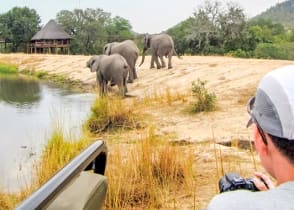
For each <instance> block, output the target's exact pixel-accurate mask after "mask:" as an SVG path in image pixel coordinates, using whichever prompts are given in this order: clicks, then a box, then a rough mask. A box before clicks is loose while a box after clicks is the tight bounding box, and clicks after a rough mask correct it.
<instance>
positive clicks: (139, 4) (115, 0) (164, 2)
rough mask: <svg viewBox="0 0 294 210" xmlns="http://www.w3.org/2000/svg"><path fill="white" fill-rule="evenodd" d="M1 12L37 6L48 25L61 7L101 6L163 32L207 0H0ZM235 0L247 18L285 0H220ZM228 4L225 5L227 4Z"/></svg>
mask: <svg viewBox="0 0 294 210" xmlns="http://www.w3.org/2000/svg"><path fill="white" fill-rule="evenodd" d="M1 1H3V2H2V3H1V7H0V14H3V13H6V12H8V11H9V10H10V9H12V8H13V7H16V6H17V7H24V6H27V7H29V8H31V9H35V10H36V11H37V13H38V14H39V15H40V17H41V24H42V25H45V24H46V23H47V22H48V21H49V20H50V19H55V17H56V14H57V13H58V12H59V11H61V10H69V11H73V10H74V9H76V8H78V9H86V8H92V9H97V8H100V9H102V10H103V11H104V12H109V13H111V15H112V17H115V16H120V17H122V18H124V19H127V20H128V21H129V22H130V24H131V25H132V27H133V31H135V32H138V33H160V32H162V31H165V30H167V29H168V28H171V27H173V26H175V25H176V24H178V23H180V22H181V21H183V20H185V19H187V18H189V17H190V16H193V12H194V11H196V10H197V8H198V7H199V6H201V5H203V4H204V1H205V0H47V1H42V0H1ZM218 1H220V2H223V3H227V2H235V3H237V4H238V5H239V6H240V7H242V8H243V9H244V13H245V14H246V16H247V17H248V18H250V17H253V16H255V15H257V14H259V13H261V12H263V11H265V10H266V9H268V8H270V7H271V6H274V5H276V4H277V3H281V2H283V0H230V1H228V0H218ZM224 5H225V4H224Z"/></svg>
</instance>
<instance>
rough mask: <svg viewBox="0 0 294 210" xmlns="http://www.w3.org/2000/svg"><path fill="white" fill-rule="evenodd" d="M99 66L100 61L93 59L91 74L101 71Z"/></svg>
mask: <svg viewBox="0 0 294 210" xmlns="http://www.w3.org/2000/svg"><path fill="white" fill-rule="evenodd" d="M99 64H100V59H97V58H96V59H93V61H92V65H91V72H95V71H98V69H99Z"/></svg>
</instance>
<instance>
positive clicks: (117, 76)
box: [86, 54, 129, 96]
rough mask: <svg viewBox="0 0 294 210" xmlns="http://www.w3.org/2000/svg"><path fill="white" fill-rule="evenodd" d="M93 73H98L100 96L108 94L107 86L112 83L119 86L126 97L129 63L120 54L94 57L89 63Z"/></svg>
mask: <svg viewBox="0 0 294 210" xmlns="http://www.w3.org/2000/svg"><path fill="white" fill-rule="evenodd" d="M86 65H87V67H88V68H90V71H91V72H96V81H97V85H98V87H99V94H100V96H104V95H105V94H106V93H107V84H108V82H109V81H110V82H111V83H113V84H114V85H117V86H118V88H119V92H120V94H121V96H125V95H126V93H127V92H128V89H127V76H128V71H129V66H128V63H127V62H126V60H125V58H124V57H123V56H121V55H120V54H112V55H94V56H92V57H91V58H90V59H89V60H88V61H87V64H86Z"/></svg>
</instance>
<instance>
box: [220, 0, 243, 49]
mask: <svg viewBox="0 0 294 210" xmlns="http://www.w3.org/2000/svg"><path fill="white" fill-rule="evenodd" d="M217 22H218V23H219V27H220V28H219V34H221V37H222V42H223V47H224V49H225V51H231V50H237V49H241V48H242V45H243V38H244V35H245V33H246V19H245V14H244V12H243V9H242V8H240V7H239V6H238V5H236V4H233V3H229V4H227V10H226V11H224V12H222V13H220V14H219V15H218V17H217Z"/></svg>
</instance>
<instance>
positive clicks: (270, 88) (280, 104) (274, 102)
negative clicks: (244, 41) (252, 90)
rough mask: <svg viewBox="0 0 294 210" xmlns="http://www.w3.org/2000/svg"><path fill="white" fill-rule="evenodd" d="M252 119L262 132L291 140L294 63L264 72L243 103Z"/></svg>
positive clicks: (292, 134)
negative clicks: (253, 95)
mask: <svg viewBox="0 0 294 210" xmlns="http://www.w3.org/2000/svg"><path fill="white" fill-rule="evenodd" d="M247 109H248V112H249V114H250V115H251V119H250V120H249V122H248V124H247V126H249V125H250V124H251V123H252V122H256V123H258V125H259V126H260V127H261V128H262V130H264V131H265V132H267V133H269V134H271V135H273V136H277V137H280V138H285V139H289V140H294V65H289V66H284V67H281V68H278V69H275V70H273V71H271V72H269V73H267V74H266V75H265V76H264V77H263V78H262V79H261V81H260V82H259V85H258V88H257V91H256V95H255V97H253V98H251V99H250V100H249V102H248V106H247Z"/></svg>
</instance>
